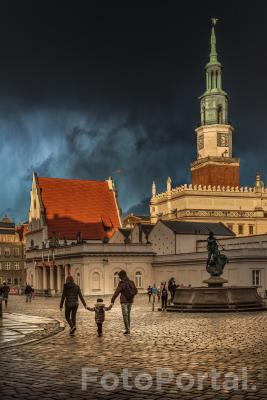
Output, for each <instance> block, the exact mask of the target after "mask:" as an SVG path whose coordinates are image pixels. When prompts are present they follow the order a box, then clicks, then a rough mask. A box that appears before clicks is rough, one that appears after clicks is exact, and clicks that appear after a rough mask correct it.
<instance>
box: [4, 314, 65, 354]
mask: <svg viewBox="0 0 267 400" xmlns="http://www.w3.org/2000/svg"><path fill="white" fill-rule="evenodd" d="M61 330H62V328H61V324H60V322H59V321H56V320H54V319H52V318H44V317H39V316H31V315H24V314H18V313H4V314H3V318H2V319H0V350H1V349H4V348H6V347H10V346H14V345H18V344H23V343H28V342H32V341H34V340H39V339H43V338H45V337H47V336H49V335H52V334H55V333H57V332H59V331H61Z"/></svg>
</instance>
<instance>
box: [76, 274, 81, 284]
mask: <svg viewBox="0 0 267 400" xmlns="http://www.w3.org/2000/svg"><path fill="white" fill-rule="evenodd" d="M76 283H77V285H78V286H80V284H81V275H80V272H77V274H76Z"/></svg>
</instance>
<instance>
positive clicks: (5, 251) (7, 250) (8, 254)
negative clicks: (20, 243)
mask: <svg viewBox="0 0 267 400" xmlns="http://www.w3.org/2000/svg"><path fill="white" fill-rule="evenodd" d="M10 253H11V252H10V248H9V247H5V250H4V255H5V257H10Z"/></svg>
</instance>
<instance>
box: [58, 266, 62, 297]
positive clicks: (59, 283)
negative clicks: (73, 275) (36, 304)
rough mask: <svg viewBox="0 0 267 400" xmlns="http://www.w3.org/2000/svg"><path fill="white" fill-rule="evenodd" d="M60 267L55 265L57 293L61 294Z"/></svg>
mask: <svg viewBox="0 0 267 400" xmlns="http://www.w3.org/2000/svg"><path fill="white" fill-rule="evenodd" d="M61 287H62V286H61V265H57V292H58V293H60V292H61Z"/></svg>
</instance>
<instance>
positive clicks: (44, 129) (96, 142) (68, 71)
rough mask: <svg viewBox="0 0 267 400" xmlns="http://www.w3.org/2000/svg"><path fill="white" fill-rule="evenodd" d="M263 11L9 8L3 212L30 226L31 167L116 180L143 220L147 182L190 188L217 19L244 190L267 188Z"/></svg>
mask: <svg viewBox="0 0 267 400" xmlns="http://www.w3.org/2000/svg"><path fill="white" fill-rule="evenodd" d="M264 3H265V2H263V1H262V2H261V1H254V2H253V3H251V2H244V1H242V2H241V1H223V2H222V1H221V2H214V1H212V2H210V1H205V2H203V1H202V2H200V1H166V0H165V1H161V2H155V1H151V2H150V1H142V2H138V1H134V2H133V1H125V2H123V3H117V2H116V1H109V2H101V1H87V2H86V1H75V2H74V1H73V2H71V3H68V2H66V1H65V2H62V3H61V2H59V1H53V2H52V1H51V2H49V1H34V2H30V1H27V0H26V1H23V2H22V1H8V2H5V4H4V2H2V3H1V6H0V135H1V147H0V156H1V173H0V188H1V197H0V215H3V214H5V213H8V214H9V215H10V216H11V217H12V218H13V219H15V220H16V221H17V222H19V221H22V220H23V219H25V217H26V216H27V211H28V207H29V191H30V187H31V177H32V171H33V170H35V171H37V173H38V174H39V175H41V176H54V177H67V178H68V177H69V178H80V179H106V178H108V176H109V175H112V176H113V177H114V178H115V181H116V184H117V188H118V191H119V199H120V204H121V207H122V209H123V211H124V212H126V211H128V210H129V209H131V207H133V206H135V207H134V208H133V209H134V210H135V211H138V212H145V206H146V201H145V200H144V199H146V198H148V197H149V196H150V193H151V182H152V179H155V180H156V183H157V188H158V190H162V189H165V182H166V178H167V176H168V175H170V176H171V177H172V180H173V183H174V184H180V183H185V182H189V181H190V174H189V163H190V162H191V161H192V160H194V158H195V141H194V128H195V126H196V124H197V123H198V121H199V104H198V96H199V95H201V94H202V92H203V90H204V66H205V63H206V62H207V60H208V55H209V35H210V17H212V16H216V17H217V18H219V23H218V26H217V42H218V52H219V59H220V61H221V62H222V63H223V65H224V71H223V88H224V89H225V90H226V91H227V92H228V94H229V96H230V110H229V111H230V119H231V121H232V124H233V126H234V127H235V132H234V134H235V137H234V155H235V156H240V157H241V184H243V185H251V184H252V183H253V181H254V177H255V173H256V170H257V169H258V170H259V171H261V173H262V176H263V178H264V179H265V182H266V183H267V158H266V150H267V99H266V95H267V23H266V20H267V6H266V5H265V4H264ZM246 4H247V5H246ZM138 205H139V206H138Z"/></svg>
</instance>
